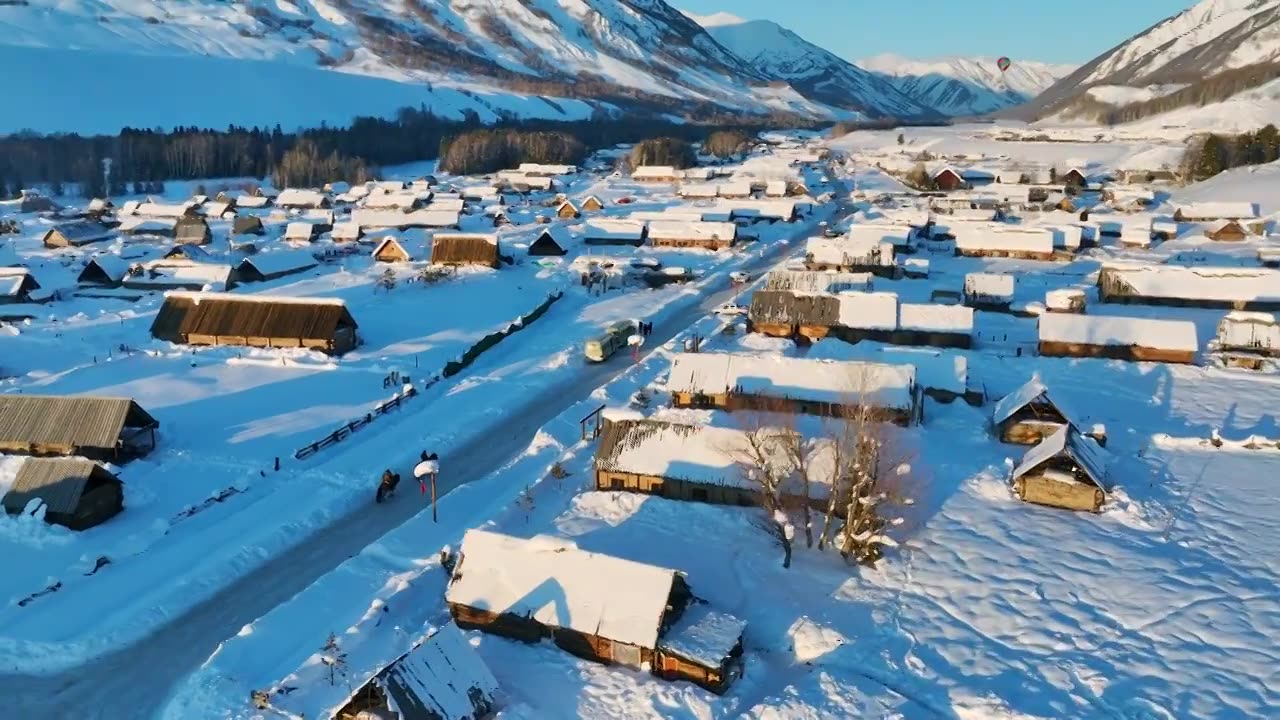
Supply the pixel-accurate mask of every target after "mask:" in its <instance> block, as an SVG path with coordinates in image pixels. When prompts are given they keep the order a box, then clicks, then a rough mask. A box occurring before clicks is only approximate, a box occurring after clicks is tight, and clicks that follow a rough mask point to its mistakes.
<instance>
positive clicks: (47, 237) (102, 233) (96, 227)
mask: <svg viewBox="0 0 1280 720" xmlns="http://www.w3.org/2000/svg"><path fill="white" fill-rule="evenodd" d="M111 237H112V233H111V228H109V227H107V226H106V225H103V224H102V223H99V222H95V221H92V220H76V221H74V222H69V223H62V224H61V225H54V226H53V227H51V228H49V230H48V231H47V232H46V233H45V234H44V238H43V242H44V246H45V247H51V248H52V247H80V246H82V245H88V244H90V243H96V242H103V241H105V240H110V239H111Z"/></svg>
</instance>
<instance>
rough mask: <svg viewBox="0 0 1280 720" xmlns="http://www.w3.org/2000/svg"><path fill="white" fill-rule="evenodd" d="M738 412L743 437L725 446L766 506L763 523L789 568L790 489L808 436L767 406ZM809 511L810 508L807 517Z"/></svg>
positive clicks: (783, 562)
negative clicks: (785, 424) (805, 438)
mask: <svg viewBox="0 0 1280 720" xmlns="http://www.w3.org/2000/svg"><path fill="white" fill-rule="evenodd" d="M734 416H735V419H736V420H737V423H738V425H739V430H740V431H741V437H740V440H739V441H738V442H736V443H734V445H733V446H732V447H726V448H722V450H723V451H724V452H725V453H726V454H727V455H728V456H729V457H730V458H732V459H733V461H734V463H735V464H737V465H738V467H739V468H741V470H742V473H743V475H744V476H745V477H746V479H747V481H748V482H749V483H750V484H751V486H752V488H753V489H754V490H755V492H756V495H757V497H758V498H759V501H760V508H761V509H762V510H764V517H763V518H762V521H761V523H760V524H761V527H762V528H764V529H765V530H766V531H767V532H769V533H770V534H771V535H773V536H774V538H775V539H776V540H777V541H778V544H779V545H781V546H782V553H783V557H782V567H784V568H789V567H791V547H792V540H793V538H794V536H795V528H794V527H792V525H791V521H790V519H789V518H788V517H787V512H786V504H787V503H786V500H787V498H786V490H787V487H788V486H789V485H791V484H792V480H793V479H794V478H796V476H797V471H798V468H797V467H796V466H795V465H794V464H793V462H792V458H793V457H796V456H797V455H798V454H802V453H803V449H802V448H803V445H804V438H803V437H802V436H801V435H800V433H798V432H796V431H795V429H794V428H793V427H785V426H782V425H780V424H779V419H780V416H778V415H775V414H773V413H770V412H768V410H767V409H759V410H749V411H743V412H738V413H735V414H734ZM805 491H806V492H807V483H806V484H805ZM807 504H808V503H807V502H806V503H805V505H807ZM807 512H808V511H807V509H806V518H807Z"/></svg>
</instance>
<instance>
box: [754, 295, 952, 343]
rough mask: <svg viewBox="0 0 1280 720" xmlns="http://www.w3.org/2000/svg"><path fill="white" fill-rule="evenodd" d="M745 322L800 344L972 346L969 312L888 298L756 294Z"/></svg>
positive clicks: (766, 332) (892, 296)
mask: <svg viewBox="0 0 1280 720" xmlns="http://www.w3.org/2000/svg"><path fill="white" fill-rule="evenodd" d="M957 295H958V293H957ZM747 320H748V327H749V328H750V330H751V331H752V332H759V333H762V334H765V335H770V336H773V337H788V338H796V339H803V340H804V341H812V340H820V339H822V338H825V337H833V338H839V339H840V340H844V341H845V342H849V343H857V342H861V341H863V340H873V341H876V342H883V343H889V344H893V345H931V346H935V347H944V348H968V347H970V346H972V344H973V308H968V307H961V306H955V305H938V304H931V303H899V302H898V296H897V295H896V294H894V293H887V292H850V291H846V292H841V293H840V294H839V295H827V294H819V293H809V292H800V293H797V292H789V291H785V292H784V291H757V292H755V293H753V294H752V298H751V307H750V308H749V310H748V312H747Z"/></svg>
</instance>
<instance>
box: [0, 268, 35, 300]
mask: <svg viewBox="0 0 1280 720" xmlns="http://www.w3.org/2000/svg"><path fill="white" fill-rule="evenodd" d="M38 289H40V283H38V282H36V276H35V275H32V274H31V271H30V270H28V269H27V268H24V267H18V268H0V297H6V296H9V297H12V296H16V295H21V294H22V293H24V292H31V291H32V290H38Z"/></svg>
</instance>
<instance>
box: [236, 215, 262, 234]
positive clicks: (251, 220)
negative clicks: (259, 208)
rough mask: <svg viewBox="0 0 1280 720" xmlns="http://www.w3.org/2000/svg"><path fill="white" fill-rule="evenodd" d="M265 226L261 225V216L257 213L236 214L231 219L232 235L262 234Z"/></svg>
mask: <svg viewBox="0 0 1280 720" xmlns="http://www.w3.org/2000/svg"><path fill="white" fill-rule="evenodd" d="M265 232H266V228H264V227H263V226H262V218H260V217H258V216H257V215H237V216H236V219H235V220H233V221H231V234H232V235H262V234H264V233H265Z"/></svg>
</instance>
